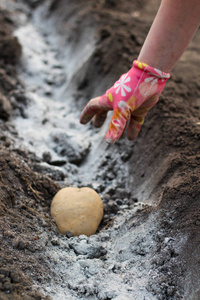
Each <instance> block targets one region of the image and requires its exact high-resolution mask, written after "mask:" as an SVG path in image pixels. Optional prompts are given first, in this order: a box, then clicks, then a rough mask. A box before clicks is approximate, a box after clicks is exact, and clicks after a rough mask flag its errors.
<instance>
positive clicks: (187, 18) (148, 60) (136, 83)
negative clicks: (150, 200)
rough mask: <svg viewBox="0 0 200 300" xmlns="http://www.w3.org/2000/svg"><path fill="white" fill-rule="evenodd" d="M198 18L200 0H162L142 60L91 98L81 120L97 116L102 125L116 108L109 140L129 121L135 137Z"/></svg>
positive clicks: (199, 16) (133, 137)
mask: <svg viewBox="0 0 200 300" xmlns="http://www.w3.org/2000/svg"><path fill="white" fill-rule="evenodd" d="M199 21H200V1H199V0H163V1H162V2H161V5H160V8H159V10H158V13H157V15H156V17H155V19H154V22H153V24H152V27H151V29H150V31H149V34H148V35H147V38H146V40H145V43H144V45H143V47H142V49H141V52H140V54H139V56H138V61H139V62H140V63H138V61H135V62H134V64H133V67H132V68H131V69H130V70H129V72H127V73H126V74H124V75H122V76H121V78H120V80H119V81H117V82H116V83H115V84H114V86H113V87H112V88H110V89H109V90H107V92H106V93H105V94H104V95H103V96H101V97H97V98H95V99H92V100H91V101H90V102H89V103H88V104H87V105H86V107H85V108H84V110H83V112H82V114H81V117H80V122H81V123H82V124H86V123H87V122H88V121H90V120H91V119H92V118H93V116H94V120H93V123H94V126H95V127H100V126H101V125H102V124H103V122H104V120H105V119H106V116H107V111H109V110H113V116H112V119H111V122H110V125H109V130H108V132H107V134H106V141H107V142H109V143H113V142H115V141H116V140H118V139H119V138H120V136H121V135H122V133H123V131H124V129H125V128H126V126H127V124H128V122H129V121H130V124H129V128H128V131H127V137H128V139H130V140H134V139H135V138H136V137H137V135H138V133H139V131H140V128H141V125H142V124H143V122H144V117H145V116H146V114H147V112H148V111H149V109H151V108H152V107H153V106H154V105H155V104H156V103H157V101H158V98H159V96H160V94H161V92H162V90H163V88H164V86H165V82H166V80H167V79H168V78H169V74H165V73H167V72H170V71H171V70H172V68H173V67H174V65H175V64H176V62H177V61H178V59H179V58H180V56H181V55H182V53H183V52H184V50H185V48H186V47H187V46H188V44H189V43H190V41H191V39H192V37H193V35H194V33H195V31H196V30H197V28H198V26H199ZM155 68H156V69H155ZM160 70H162V71H160ZM163 71H164V72H165V73H164V72H163ZM120 93H121V94H120Z"/></svg>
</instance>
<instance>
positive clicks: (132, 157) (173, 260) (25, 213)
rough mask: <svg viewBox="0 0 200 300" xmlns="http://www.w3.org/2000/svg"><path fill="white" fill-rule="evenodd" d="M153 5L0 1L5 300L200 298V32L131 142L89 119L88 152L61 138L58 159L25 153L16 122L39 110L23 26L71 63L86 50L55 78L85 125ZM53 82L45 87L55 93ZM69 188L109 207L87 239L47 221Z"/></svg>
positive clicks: (0, 281) (0, 215)
mask: <svg viewBox="0 0 200 300" xmlns="http://www.w3.org/2000/svg"><path fill="white" fill-rule="evenodd" d="M158 6H159V1H156V0H154V1H138V0H137V1H127V0H124V1H119V0H117V1H112V0H98V1H89V0H85V1H81V0H74V1H68V0H67V1H66V0H65V1H64V0H59V1H58V0H57V1H55V0H54V1H52V0H43V1H37V0H36V1H34V0H29V1H25V2H22V1H14V0H13V1H11V0H9V1H2V3H0V79H1V80H0V153H1V156H0V237H1V238H0V243H1V247H0V253H1V255H0V299H1V300H8V299H9V300H13V299H16V300H18V299H19V300H20V299H23V300H31V299H35V300H36V299H38V300H39V299H104V300H107V299H116V300H126V299H138V300H142V299H145V300H147V299H150V300H151V299H162V300H164V299H185V300H199V299H200V230H199V227H200V151H199V150H200V82H199V79H200V51H199V50H200V49H199V45H200V31H199V30H198V31H197V33H196V35H195V38H194V39H193V41H192V42H191V44H190V46H189V47H188V49H187V50H186V51H185V53H184V55H183V56H182V57H181V59H180V61H179V62H178V63H177V65H176V67H175V68H174V70H173V71H172V73H171V79H170V80H169V81H168V82H167V84H166V87H165V90H164V91H163V93H162V96H161V97H160V100H159V102H158V104H157V105H156V106H155V107H154V108H153V109H152V110H151V111H150V112H149V113H148V115H147V117H146V120H145V123H144V125H143V127H142V130H141V132H140V134H139V137H138V138H137V140H136V141H134V142H129V141H127V140H126V138H125V137H123V138H122V139H121V140H120V141H118V142H117V143H116V144H115V145H112V146H107V145H106V143H105V142H104V140H103V135H102V133H101V131H99V130H97V129H94V128H93V127H92V125H91V124H90V125H86V127H84V129H83V130H87V132H88V133H87V139H88V144H87V146H86V147H85V148H84V149H83V150H80V149H79V148H77V149H76V147H74V146H73V145H72V146H71V145H70V143H71V142H70V140H67V141H66V140H65V141H64V142H63V140H62V138H60V139H59V138H57V140H56V139H55V142H56V141H59V142H57V143H58V145H57V147H55V148H54V150H55V152H57V154H58V155H60V159H58V160H55V159H52V158H51V155H50V154H49V152H47V151H45V152H44V153H43V155H39V154H38V153H37V151H30V149H28V148H26V146H22V145H23V136H21V135H20V133H19V132H18V130H17V128H16V126H15V125H14V124H15V123H14V120H15V119H16V118H18V119H20V118H21V119H22V120H23V119H28V118H31V114H32V111H31V109H30V110H29V105H30V99H29V98H28V97H27V93H26V89H27V84H25V83H24V82H23V80H22V79H21V77H20V76H19V73H20V72H22V71H21V70H22V67H21V65H22V61H23V57H24V55H25V54H24V53H25V52H24V49H23V47H24V46H23V45H22V44H21V43H20V39H18V38H17V37H16V36H15V31H16V30H17V29H18V28H20V26H24V24H27V23H29V22H30V23H31V22H33V24H34V26H37V22H38V24H40V25H38V26H39V30H40V32H41V34H43V36H44V38H46V41H48V43H49V45H50V46H51V39H53V37H56V38H57V40H59V41H60V44H59V45H57V48H56V49H57V50H56V51H57V58H58V60H59V57H60V61H62V57H65V56H64V53H65V51H68V50H69V51H68V53H69V55H68V60H66V61H65V64H66V65H69V64H70V60H72V59H73V60H74V61H75V65H78V63H79V57H78V55H77V53H81V47H83V48H84V47H85V44H87V43H88V44H90V43H91V45H92V46H91V47H93V50H92V51H91V53H90V55H88V58H87V59H86V60H85V61H84V63H83V64H82V65H81V68H79V69H78V71H77V72H74V73H73V75H72V74H70V72H69V74H67V79H66V81H65V79H64V80H63V78H62V80H61V81H59V80H58V81H57V82H56V84H57V86H58V85H60V86H62V87H63V88H64V90H66V95H69V97H70V99H72V100H73V105H74V106H73V107H74V109H75V110H76V113H75V114H74V118H75V120H74V121H75V122H77V123H78V122H79V120H78V118H77V113H78V114H80V112H81V110H82V108H83V107H84V105H85V104H86V103H87V101H88V100H89V99H90V98H92V97H95V96H98V95H101V94H103V93H104V92H105V90H106V89H107V88H109V87H110V86H111V85H112V84H113V83H114V82H115V81H116V80H117V79H118V78H119V76H120V75H121V74H123V73H125V72H127V71H128V70H129V69H130V68H131V64H132V61H133V60H134V59H136V58H137V55H138V53H139V51H140V49H141V46H142V44H143V42H144V39H145V37H146V34H147V32H148V30H149V28H150V26H151V23H152V21H153V18H154V16H155V14H156V11H157V8H158ZM24 16H26V18H25V17H24ZM91 41H92V42H91ZM34 42H35V41H34V40H33V43H34ZM48 43H47V44H48ZM50 46H49V47H50ZM67 49H68V50H67ZM54 50H55V49H54ZM38 55H39V54H38ZM70 55H71V58H70ZM76 55H77V61H76ZM23 68H24V71H23V72H24V74H25V75H26V77H31V76H32V75H31V74H29V73H28V72H27V73H26V67H24V65H23ZM19 70H20V71H19ZM23 78H24V77H23ZM57 79H58V78H57V77H56V78H54V79H53V80H49V79H48V80H47V83H48V84H49V85H50V86H51V88H52V89H54V84H55V82H54V80H57ZM59 79H60V77H59ZM55 89H56V87H55ZM47 94H48V93H47ZM49 95H50V93H49ZM49 97H50V96H49ZM51 97H52V98H53V99H54V94H53V95H51ZM66 101H67V100H66ZM27 111H29V115H28V116H27V114H26V112H27ZM47 121H48V120H45V121H44V120H43V122H41V128H42V126H45V125H44V124H45V123H46V122H47ZM77 126H78V125H77ZM80 126H81V125H80ZM79 128H81V127H79ZM80 130H81V129H80ZM98 136H99V139H101V144H100V147H99V149H98V150H97V151H96V150H93V149H96V148H95V147H94V146H93V145H94V144H95V143H96V141H97V140H98ZM24 139H26V137H24ZM19 141H20V143H19ZM95 151H96V158H95V162H93V158H94V155H92V154H91V153H93V152H95ZM94 165H95V167H94ZM91 166H92V167H91ZM93 167H94V169H92V168H93ZM81 170H84V172H83V171H81ZM79 172H83V173H84V174H85V178H87V180H83V179H82V177H79V175H78V174H79ZM88 174H89V175H88ZM91 174H92V175H91ZM88 178H90V179H89V182H88ZM72 183H73V185H74V186H84V185H87V186H90V187H92V188H94V189H95V190H96V191H97V192H98V193H99V195H100V196H101V198H102V200H103V203H104V217H103V220H102V222H101V224H100V227H99V229H98V231H97V233H96V234H95V235H93V236H91V237H86V236H80V237H70V236H69V235H66V236H63V235H61V234H60V233H59V232H58V230H57V228H56V225H55V222H54V220H53V219H51V216H50V204H51V200H52V198H53V196H54V195H55V194H56V192H57V191H58V190H59V189H60V188H62V187H64V186H69V185H72Z"/></svg>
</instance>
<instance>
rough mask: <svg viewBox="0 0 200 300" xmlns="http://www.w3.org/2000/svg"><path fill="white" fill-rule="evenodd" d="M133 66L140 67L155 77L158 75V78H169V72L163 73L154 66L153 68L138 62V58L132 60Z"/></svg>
mask: <svg viewBox="0 0 200 300" xmlns="http://www.w3.org/2000/svg"><path fill="white" fill-rule="evenodd" d="M133 67H135V68H137V69H140V70H142V71H145V72H147V73H148V74H151V75H153V76H155V77H158V78H162V79H165V80H167V79H169V78H170V74H169V73H165V72H163V71H161V70H158V69H156V68H153V67H151V66H149V65H147V64H145V63H142V62H139V61H138V60H134V62H133Z"/></svg>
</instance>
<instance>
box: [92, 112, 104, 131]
mask: <svg viewBox="0 0 200 300" xmlns="http://www.w3.org/2000/svg"><path fill="white" fill-rule="evenodd" d="M106 117H107V111H102V112H101V111H100V112H98V113H97V114H96V115H95V116H94V120H93V125H94V127H96V128H99V127H101V126H102V125H103V123H104V122H105V119H106Z"/></svg>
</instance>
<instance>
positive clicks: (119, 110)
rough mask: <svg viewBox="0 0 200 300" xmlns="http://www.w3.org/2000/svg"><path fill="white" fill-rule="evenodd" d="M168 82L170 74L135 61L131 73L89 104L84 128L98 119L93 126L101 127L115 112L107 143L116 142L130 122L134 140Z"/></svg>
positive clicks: (82, 117) (131, 137) (82, 119)
mask: <svg viewBox="0 0 200 300" xmlns="http://www.w3.org/2000/svg"><path fill="white" fill-rule="evenodd" d="M168 78H170V74H168V73H164V72H162V71H160V70H158V69H156V68H153V67H150V66H148V65H146V64H144V63H141V62H139V61H137V60H135V61H134V62H133V67H132V68H131V69H130V71H129V72H128V73H126V74H123V75H122V76H121V77H120V79H119V80H118V81H116V82H115V84H114V85H113V87H111V88H110V89H108V90H107V91H106V93H105V94H104V95H103V96H100V97H97V98H94V99H92V100H90V101H89V102H88V104H87V105H86V106H85V108H84V110H83V111H82V113H81V116H80V122H81V124H86V123H88V122H89V121H90V120H91V119H92V117H93V116H95V117H94V121H93V123H94V126H95V127H101V126H102V124H103V123H104V121H105V119H106V116H107V112H108V111H109V110H113V115H112V119H111V122H110V125H109V130H108V132H107V134H106V141H107V142H108V143H114V142H116V141H117V140H118V139H119V138H120V136H121V135H122V133H123V132H124V130H125V128H126V126H127V125H128V122H129V120H130V123H129V127H128V131H127V138H128V139H129V140H134V139H135V138H136V137H137V136H138V133H139V131H140V128H141V125H142V124H143V122H144V117H145V116H146V114H147V112H148V111H149V110H150V109H151V108H152V107H153V106H154V105H155V104H156V103H157V101H158V98H159V96H160V94H161V92H162V90H163V88H164V86H165V83H166V81H167V79H168Z"/></svg>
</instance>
